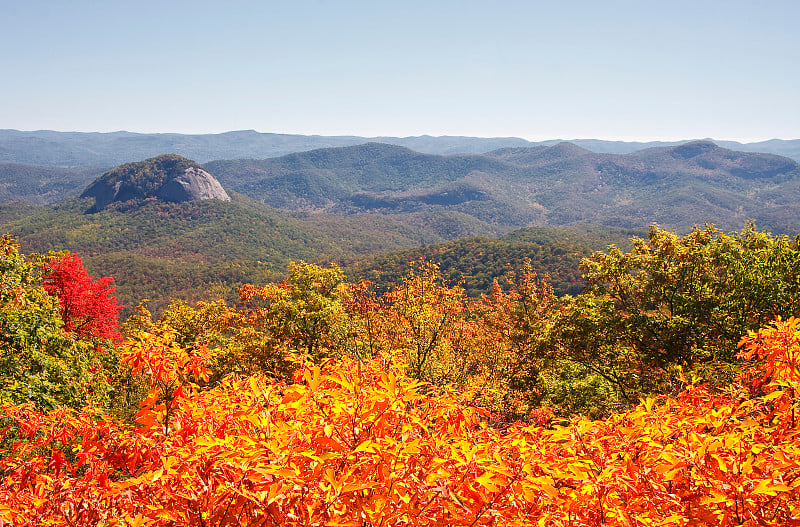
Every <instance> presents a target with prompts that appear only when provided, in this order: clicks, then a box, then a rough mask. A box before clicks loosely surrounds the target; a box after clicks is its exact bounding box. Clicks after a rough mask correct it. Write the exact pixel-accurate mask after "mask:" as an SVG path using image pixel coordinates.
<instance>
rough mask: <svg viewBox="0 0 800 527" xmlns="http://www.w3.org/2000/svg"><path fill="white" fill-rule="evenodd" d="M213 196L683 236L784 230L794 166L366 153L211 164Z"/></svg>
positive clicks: (554, 154)
mask: <svg viewBox="0 0 800 527" xmlns="http://www.w3.org/2000/svg"><path fill="white" fill-rule="evenodd" d="M205 166H206V168H207V169H208V170H209V171H210V172H212V173H214V174H215V175H216V176H217V177H218V178H219V179H220V181H221V182H222V184H223V185H225V186H227V187H229V188H231V189H233V190H236V191H237V192H241V193H243V194H246V195H248V196H250V197H252V198H253V199H256V200H258V201H262V202H264V203H267V204H270V205H272V206H274V207H278V208H284V209H288V210H302V211H310V212H314V211H316V212H319V211H326V212H331V213H336V214H352V213H357V212H367V211H369V212H377V213H381V214H390V215H391V214H396V213H405V212H410V211H428V212H431V211H443V210H447V211H458V212H461V213H464V214H468V215H471V216H473V217H475V218H477V219H479V220H481V221H484V222H487V223H490V224H493V225H495V226H497V228H498V229H499V230H503V229H505V230H510V229H513V228H519V227H524V226H528V225H532V224H538V225H550V226H561V225H568V224H572V223H596V224H604V225H609V226H614V227H622V228H645V227H646V226H648V225H649V224H651V223H659V224H661V225H664V226H666V227H669V228H673V229H676V230H684V231H685V230H687V229H689V228H691V227H692V226H693V225H694V224H696V223H698V222H704V221H711V222H714V223H716V224H718V225H720V226H721V227H723V228H726V229H733V228H741V227H743V226H744V225H745V224H746V222H747V221H748V220H750V219H755V220H756V222H757V223H758V225H760V226H762V227H765V228H770V229H773V230H776V231H780V232H788V231H792V230H794V229H796V227H797V226H798V224H800V223H798V218H797V216H796V214H795V210H796V209H797V207H798V205H800V203H798V200H797V196H798V190H800V165H798V164H797V163H796V162H794V161H792V160H791V159H788V158H783V157H780V156H775V155H769V154H756V153H746V152H735V151H732V150H727V149H723V148H720V147H718V146H716V145H714V144H713V143H710V142H702V141H700V142H694V143H687V144H684V145H679V146H675V147H662V148H652V149H648V150H644V151H641V152H637V153H634V154H627V155H617V154H595V153H592V152H590V151H588V150H586V149H583V148H581V147H579V146H577V145H574V144H570V143H559V144H556V145H553V146H537V147H533V148H506V149H501V150H496V151H493V152H489V153H488V154H484V155H451V156H435V155H430V154H420V153H417V152H413V151H410V150H407V149H405V148H401V147H396V146H390V145H381V144H367V145H360V146H353V147H346V148H332V149H323V150H315V151H311V152H303V153H297V154H291V155H288V156H284V157H280V158H273V159H265V160H237V161H215V162H211V163H207V164H206V165H205Z"/></svg>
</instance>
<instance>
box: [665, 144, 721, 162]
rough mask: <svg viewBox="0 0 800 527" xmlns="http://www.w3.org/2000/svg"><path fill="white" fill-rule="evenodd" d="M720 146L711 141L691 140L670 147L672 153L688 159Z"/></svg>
mask: <svg viewBox="0 0 800 527" xmlns="http://www.w3.org/2000/svg"><path fill="white" fill-rule="evenodd" d="M718 148H720V147H719V146H717V145H716V144H715V143H712V142H711V141H692V142H689V143H684V144H682V145H678V146H676V147H673V148H672V155H673V156H674V157H679V158H681V159H690V158H692V157H697V156H699V155H702V154H706V153H708V152H713V151H714V150H717V149H718Z"/></svg>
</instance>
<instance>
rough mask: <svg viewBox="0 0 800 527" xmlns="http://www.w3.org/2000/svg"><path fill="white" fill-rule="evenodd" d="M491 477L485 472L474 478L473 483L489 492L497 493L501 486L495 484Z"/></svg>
mask: <svg viewBox="0 0 800 527" xmlns="http://www.w3.org/2000/svg"><path fill="white" fill-rule="evenodd" d="M492 476H494V474H492V473H490V472H488V471H487V472H484V473H483V474H481V475H480V476H478V477H477V478H475V481H477V482H478V483H480V484H481V485H483V486H484V487H485V488H486V490H488V491H489V492H497V491H499V490H500V488H501V485H499V484H497V483H496V482H495V481H494V479H493V477H492Z"/></svg>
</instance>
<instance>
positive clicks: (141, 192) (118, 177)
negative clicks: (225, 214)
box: [81, 154, 231, 212]
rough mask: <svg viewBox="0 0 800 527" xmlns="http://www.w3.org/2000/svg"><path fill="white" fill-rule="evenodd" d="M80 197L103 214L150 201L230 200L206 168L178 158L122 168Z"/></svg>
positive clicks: (160, 158) (132, 164)
mask: <svg viewBox="0 0 800 527" xmlns="http://www.w3.org/2000/svg"><path fill="white" fill-rule="evenodd" d="M81 197H83V198H87V197H91V198H94V199H95V204H94V207H92V208H91V209H90V210H89V212H98V211H101V210H103V209H104V208H106V207H107V206H108V205H109V204H111V203H114V202H117V201H130V200H143V199H147V198H151V197H155V198H158V199H160V200H163V201H171V202H174V203H182V202H184V201H198V200H204V199H219V200H222V201H230V199H231V198H230V196H228V193H227V192H225V189H223V188H222V185H220V183H219V181H217V179H216V178H215V177H214V176H212V175H211V174H209V173H208V172H206V171H205V170H204V169H203V167H201V166H200V165H198V164H197V163H195V162H193V161H190V160H188V159H186V158H183V157H181V156H178V155H175V154H166V155H163V156H158V157H154V158H152V159H147V160H145V161H141V162H138V163H128V164H125V165H120V166H118V167H117V168H115V169H113V170H111V171H109V172H106V173H105V174H103V175H102V176H100V178H98V179H97V181H95V182H94V183H92V184H91V185H89V187H88V188H87V189H86V190H84V191H83V194H81Z"/></svg>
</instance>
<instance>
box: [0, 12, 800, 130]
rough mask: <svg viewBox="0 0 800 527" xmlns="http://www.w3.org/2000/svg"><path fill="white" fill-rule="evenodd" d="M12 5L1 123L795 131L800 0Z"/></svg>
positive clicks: (4, 45)
mask: <svg viewBox="0 0 800 527" xmlns="http://www.w3.org/2000/svg"><path fill="white" fill-rule="evenodd" d="M0 9H1V10H0V72H1V73H0V128H16V129H21V130H35V129H51V130H62V131H69V130H77V131H113V130H130V131H138V132H185V133H212V132H223V131H228V130H241V129H255V130H258V131H260V132H284V133H302V134H325V135H328V134H352V135H364V136H376V135H393V136H407V135H421V134H431V135H473V136H482V137H492V136H518V137H524V138H527V139H531V140H541V139H552V138H563V139H575V138H602V139H623V140H635V139H640V140H647V139H674V140H677V139H690V138H702V137H713V138H716V139H736V140H746V141H749V140H759V139H768V138H775V137H777V138H784V139H795V138H800V67H798V65H800V31H799V30H798V19H800V2H798V1H797V0H777V1H769V0H763V1H758V2H756V1H738V0H727V1H703V0H693V1H681V0H678V1H676V0H669V1H666V0H664V1H651V0H639V1H630V2H623V1H613V0H597V1H591V2H590V1H586V2H570V1H548V2H538V1H520V2H511V1H509V2H504V1H499V0H498V1H494V2H488V1H487V2H470V1H461V2H458V1H436V0H427V1H419V2H417V1H414V0H403V1H391V2H383V1H380V0H373V1H365V2H360V1H359V2H355V1H353V2H350V1H347V0H336V1H329V0H316V1H306V0H285V1H281V2H270V1H262V2H257V1H253V2H243V1H235V0H232V1H229V2H219V1H213V2H206V1H202V0H194V1H186V2H184V1H169V0H161V1H150V0H138V1H125V2H123V1H114V0H106V1H100V0H97V1H69V2H62V1H59V0H50V1H39V0H24V1H23V0H0Z"/></svg>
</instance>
